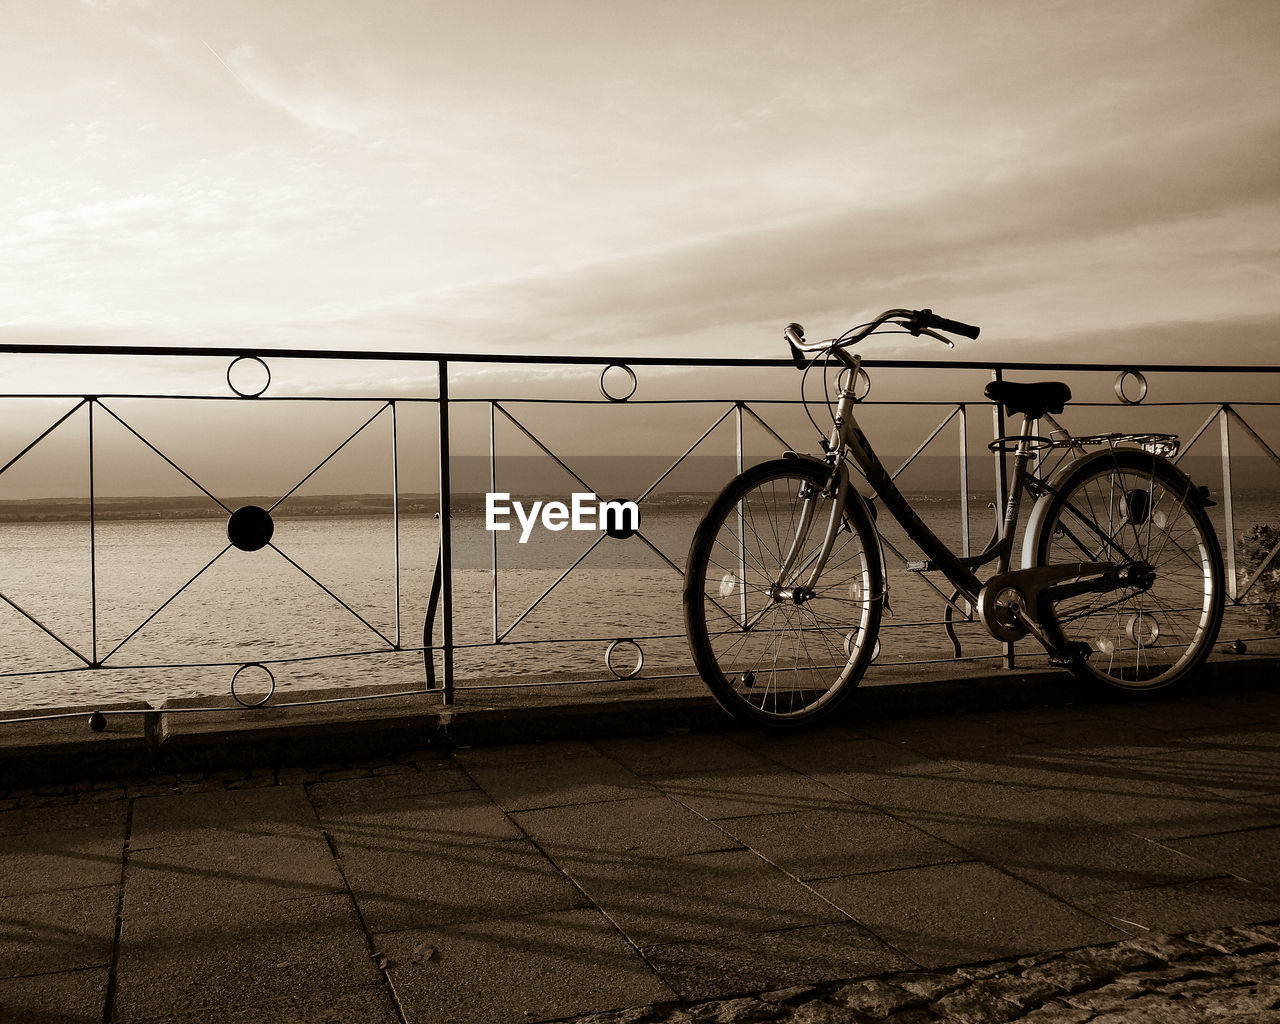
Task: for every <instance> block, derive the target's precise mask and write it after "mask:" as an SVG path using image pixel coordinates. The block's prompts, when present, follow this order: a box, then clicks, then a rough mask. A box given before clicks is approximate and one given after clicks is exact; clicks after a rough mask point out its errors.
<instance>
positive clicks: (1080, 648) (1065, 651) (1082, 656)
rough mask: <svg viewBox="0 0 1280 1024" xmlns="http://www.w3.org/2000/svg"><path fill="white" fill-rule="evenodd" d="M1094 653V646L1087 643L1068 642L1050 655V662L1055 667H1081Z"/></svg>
mask: <svg viewBox="0 0 1280 1024" xmlns="http://www.w3.org/2000/svg"><path fill="white" fill-rule="evenodd" d="M1092 653H1093V648H1092V647H1090V646H1089V645H1088V644H1086V643H1081V642H1079V641H1076V642H1074V643H1068V644H1065V645H1064V646H1063V647H1062V649H1061V650H1058V651H1054V652H1053V653H1052V654H1050V655H1049V664H1050V665H1052V666H1054V667H1055V668H1079V667H1080V666H1081V665H1083V664H1084V663H1085V662H1086V661H1088V660H1089V655H1091V654H1092Z"/></svg>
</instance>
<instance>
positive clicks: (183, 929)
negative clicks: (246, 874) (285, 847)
mask: <svg viewBox="0 0 1280 1024" xmlns="http://www.w3.org/2000/svg"><path fill="white" fill-rule="evenodd" d="M380 984H381V976H380V975H379V973H378V971H377V969H376V967H375V966H374V964H373V961H372V960H371V959H370V956H369V948H368V945H367V943H366V940H365V935H364V931H363V930H362V929H361V927H360V923H359V920H358V919H357V917H356V914H355V909H354V908H353V907H352V905H351V901H350V900H349V899H348V898H347V897H345V896H318V897H311V898H305V899H295V900H279V901H274V902H257V903H250V904H237V903H231V902H225V903H222V904H221V905H218V906H212V907H201V908H198V909H194V910H188V909H186V908H176V909H175V910H174V911H173V912H172V913H169V914H143V915H139V916H130V915H128V914H126V916H125V919H124V923H123V927H122V930H121V935H120V951H119V961H118V964H117V969H116V993H115V1004H114V1010H115V1015H114V1018H113V1019H114V1020H116V1021H121V1022H124V1021H137V1020H147V1019H149V1018H154V1017H164V1016H166V1015H176V1014H181V1013H194V1012H203V1013H209V1012H210V1011H215V1010H217V1011H219V1012H221V1010H222V1008H224V1007H232V1008H234V1007H250V1006H258V1005H261V1004H270V1003H272V1002H278V1001H279V1000H280V999H281V998H282V997H283V996H286V995H288V994H289V993H290V992H295V991H309V992H312V993H322V992H329V991H343V992H351V991H360V990H363V989H368V988H377V987H378V986H379V985H380Z"/></svg>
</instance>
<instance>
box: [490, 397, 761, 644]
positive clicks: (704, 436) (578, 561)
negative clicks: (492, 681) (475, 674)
mask: <svg viewBox="0 0 1280 1024" xmlns="http://www.w3.org/2000/svg"><path fill="white" fill-rule="evenodd" d="M491 405H492V407H493V408H495V409H497V410H498V411H499V412H500V413H502V415H503V416H504V417H506V419H507V420H508V421H509V422H510V423H511V424H512V425H513V426H515V427H516V428H517V429H518V430H519V431H520V432H521V433H522V434H524V435H525V436H526V437H527V438H528V439H529V440H530V441H532V442H533V443H534V444H535V445H537V446H538V448H539V449H541V450H542V451H543V452H544V453H545V454H546V455H547V456H548V457H550V458H551V460H552V461H554V462H555V463H556V465H558V466H559V467H560V468H561V469H563V470H564V471H565V472H566V473H568V474H569V475H570V476H571V477H573V478H574V479H575V480H577V481H578V483H580V484H581V485H582V486H583V487H585V488H586V489H587V490H588V491H591V492H592V493H593V494H594V493H596V492H595V491H594V490H593V489H592V487H591V485H590V484H589V483H587V482H586V481H585V480H583V479H582V477H581V476H579V475H578V474H577V473H576V472H574V471H573V470H572V469H571V468H570V467H569V466H568V465H567V464H566V463H565V462H564V460H563V459H561V458H560V457H559V456H558V455H556V453H555V452H553V451H552V450H551V449H550V448H548V447H547V446H546V445H545V444H544V443H543V442H542V441H541V440H540V439H539V438H538V437H537V436H536V435H535V434H534V433H533V432H532V431H531V430H530V429H529V428H528V427H526V426H525V425H524V424H523V423H521V422H520V421H519V420H518V419H516V418H515V417H514V416H512V415H511V413H510V412H508V411H507V410H506V409H505V408H504V407H503V406H502V405H501V404H500V403H498V402H493V403H491ZM735 408H737V406H736V404H735V405H730V406H729V408H728V409H726V410H725V411H724V412H723V413H722V414H721V415H720V417H719V418H718V419H717V420H716V421H715V422H714V423H712V424H711V426H710V427H708V428H707V429H706V430H705V431H703V433H702V436H701V437H699V438H698V440H696V441H694V442H693V444H691V445H690V446H689V447H688V449H686V451H685V452H684V454H683V455H681V456H680V457H679V458H677V459H676V460H675V462H673V463H672V464H671V465H670V466H668V467H667V469H666V470H665V471H664V472H663V473H662V474H661V475H660V476H659V477H658V478H657V479H656V480H655V481H654V482H653V483H652V484H651V485H650V486H649V487H648V488H646V489H645V491H644V492H643V493H642V494H641V495H640V497H638V498H636V499H635V501H636V504H639V503H640V502H642V501H644V500H645V498H647V497H648V496H649V495H650V494H652V493H653V491H654V488H656V487H657V486H658V485H659V484H660V483H662V481H663V480H665V479H666V478H667V477H668V476H670V475H671V473H672V472H673V471H674V470H675V469H676V467H677V466H679V465H680V464H681V463H682V462H684V460H685V459H687V458H688V457H689V456H690V454H692V452H693V450H694V449H695V448H697V447H698V445H700V444H702V442H703V441H705V440H706V439H707V438H708V437H709V436H710V435H711V432H712V431H713V430H715V429H716V427H718V426H720V424H721V423H723V422H724V421H725V420H726V419H728V418H729V414H730V413H732V412H733V411H734V409H735ZM490 455H491V458H494V459H496V458H497V454H496V451H494V452H491V453H490ZM607 536H608V534H607V533H601V534H600V536H599V537H597V538H596V539H595V541H593V542H592V544H591V545H590V546H589V547H588V548H587V549H586V550H585V551H583V552H582V554H580V555H579V556H578V557H577V558H576V559H575V560H574V562H573V564H572V565H570V566H569V568H567V569H565V571H564V572H562V573H561V574H560V575H559V576H558V577H557V578H556V581H555V582H554V583H552V584H551V586H549V587H547V589H546V590H544V591H543V592H542V593H541V594H540V595H539V596H538V597H537V598H536V599H535V600H534V602H533V603H532V604H531V605H529V607H528V608H526V609H525V610H524V611H523V612H521V613H520V614H519V615H518V616H517V617H516V618H515V620H514V621H513V622H512V623H511V625H509V626H508V627H507V628H506V629H505V630H503V631H502V632H501V633H499V634H498V635H497V639H496V641H495V642H497V643H501V642H502V641H503V640H505V639H506V638H507V637H508V636H510V635H511V633H512V631H513V630H514V629H515V628H516V627H517V626H518V625H520V623H521V622H523V621H524V620H525V619H526V618H528V616H529V615H530V613H531V612H532V611H533V610H534V609H535V608H537V607H538V605H540V604H541V603H542V602H543V601H544V600H545V599H546V598H547V597H548V596H549V595H550V594H551V592H552V591H553V590H555V589H556V587H558V586H560V584H561V583H563V582H564V580H565V579H566V577H568V575H569V574H570V573H571V572H573V570H574V569H576V568H577V567H578V566H579V565H581V564H582V563H583V561H584V560H585V559H586V557H587V556H588V555H589V554H591V552H592V551H594V550H595V549H596V548H597V547H598V546H599V545H600V543H601V542H602V541H603V540H604V539H605V538H606V537H607ZM635 536H637V537H639V538H640V540H642V541H643V542H644V543H645V544H646V545H647V546H648V547H649V549H650V550H651V551H653V552H654V554H656V555H657V556H658V557H659V558H661V559H662V560H663V561H664V562H666V563H667V565H669V566H670V567H671V568H672V569H674V570H675V572H676V573H677V574H678V575H680V576H683V575H684V570H683V569H681V568H680V566H678V565H676V563H675V562H673V561H671V559H670V558H668V557H667V556H666V555H665V554H664V553H663V552H662V551H661V550H660V549H659V548H658V547H657V546H656V545H655V544H654V543H653V542H652V541H651V540H649V538H648V537H646V536H645V535H644V533H643V532H642V531H640V530H637V531H636V533H635ZM495 613H496V608H495ZM495 632H496V630H495Z"/></svg>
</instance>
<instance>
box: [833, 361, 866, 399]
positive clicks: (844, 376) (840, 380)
mask: <svg viewBox="0 0 1280 1024" xmlns="http://www.w3.org/2000/svg"><path fill="white" fill-rule="evenodd" d="M848 379H849V369H848V367H846V368H845V369H843V370H841V371H840V375H839V376H838V377H836V388H837V390H840V391H844V390H845V387H846V381H847V380H848ZM869 394H871V375H870V374H869V373H867V371H866V370H864V369H863V368H862V367H861V366H859V367H858V376H857V377H856V378H854V382H853V400H854V401H855V402H865V401H866V400H867V395H869Z"/></svg>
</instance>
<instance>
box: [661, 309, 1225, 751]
mask: <svg viewBox="0 0 1280 1024" xmlns="http://www.w3.org/2000/svg"><path fill="white" fill-rule="evenodd" d="M890 329H892V330H895V331H899V332H906V333H909V334H912V335H914V336H917V337H919V336H921V335H925V336H928V337H931V338H934V339H936V340H938V341H941V342H943V343H944V344H946V345H947V346H949V347H953V343H952V342H951V340H950V339H948V338H946V337H944V335H943V333H940V332H945V333H949V334H956V335H959V336H962V337H967V338H976V337H977V336H978V333H979V328H977V327H972V326H970V325H968V324H963V323H960V322H958V321H954V320H948V319H946V318H944V317H941V316H937V315H936V314H934V313H933V312H932V311H930V310H928V309H924V310H906V309H891V310H888V311H886V312H885V313H882V314H881V315H880V316H878V317H876V318H875V319H874V320H872V321H869V322H867V323H865V324H860V325H858V326H857V327H854V328H850V329H849V330H848V331H846V332H845V333H844V334H842V335H841V336H840V337H839V338H835V339H832V340H830V341H822V342H812V343H809V342H806V341H805V340H804V330H803V328H801V327H800V326H799V325H798V324H791V325H789V326H788V327H787V328H786V330H785V332H784V337H785V339H786V340H787V342H788V345H789V346H790V348H791V353H792V357H793V359H794V361H795V363H796V365H797V367H798V368H800V369H803V370H804V371H805V372H806V376H807V374H808V372H809V370H810V369H812V368H813V367H814V366H815V365H817V364H818V362H819V360H822V362H823V368H824V370H823V372H824V381H825V379H826V369H827V367H829V366H830V365H831V364H832V362H834V363H836V364H839V366H840V367H842V369H841V372H840V375H839V378H838V379H837V385H836V386H837V403H836V406H835V408H834V410H831V407H830V399H829V398H827V399H826V401H827V405H828V410H829V411H832V414H833V423H832V427H831V430H830V433H829V435H828V437H826V438H824V439H823V442H822V447H823V448H824V450H825V454H824V455H823V456H821V457H819V456H816V455H806V454H800V453H797V452H792V451H788V452H786V453H785V454H784V456H783V457H782V458H780V459H774V460H771V461H768V462H763V463H761V464H759V465H756V466H753V467H751V468H749V469H747V470H746V471H745V472H743V473H741V474H740V475H738V476H737V477H735V478H734V479H733V480H731V481H730V482H729V483H728V485H726V487H725V488H724V490H723V491H722V492H721V493H720V495H719V497H717V498H716V500H715V501H714V503H713V504H712V505H711V507H710V509H709V510H708V511H707V513H706V515H705V516H704V517H703V519H702V520H701V522H700V523H699V525H698V528H697V530H696V531H695V533H694V536H693V541H692V544H691V546H690V549H689V558H688V564H687V568H686V573H685V583H684V595H683V596H684V613H685V627H686V633H687V636H688V639H689V644H690V648H691V651H692V654H693V660H694V663H695V665H696V666H697V669H698V672H699V673H700V675H701V676H702V678H703V680H704V681H705V682H706V683H707V685H708V686H709V687H710V689H711V692H712V694H713V695H714V696H715V698H716V700H717V701H718V702H719V704H720V705H721V706H722V707H723V708H724V709H725V710H726V711H728V712H729V713H730V714H731V715H733V716H734V717H735V718H737V719H739V720H740V721H743V722H746V723H748V724H754V725H763V726H766V727H771V728H779V729H786V728H795V727H801V726H808V725H812V724H814V723H815V722H818V721H821V720H824V719H826V718H828V717H829V716H830V715H832V714H833V713H834V712H836V711H837V710H838V709H839V708H840V707H841V706H842V705H843V704H844V703H845V702H846V701H847V700H848V698H849V696H850V695H851V694H852V692H853V690H854V688H855V687H856V686H857V684H858V682H859V681H860V680H861V678H862V676H863V674H864V673H865V672H866V670H867V667H868V665H869V664H870V662H871V660H872V658H873V656H874V654H875V649H876V645H877V643H878V633H879V629H880V622H881V615H882V612H883V610H884V605H885V604H886V602H887V587H886V574H885V562H884V553H883V547H882V545H881V543H880V540H879V535H878V532H877V528H876V514H877V510H876V502H877V501H878V502H879V503H880V504H882V505H883V506H884V507H885V508H886V509H888V510H889V512H890V513H891V514H892V515H893V517H894V519H896V520H897V521H898V523H899V524H900V525H901V526H902V528H903V529H904V530H905V531H906V533H907V535H908V537H910V538H911V540H912V541H913V542H914V543H915V544H916V545H917V546H918V547H919V548H920V549H921V550H922V551H923V552H924V554H925V556H926V558H925V560H924V561H923V562H916V563H910V564H909V566H908V568H909V569H910V570H912V571H915V572H938V573H941V574H942V576H944V577H945V578H946V579H947V580H948V581H949V582H950V583H951V585H952V586H953V587H954V591H953V592H952V595H951V599H950V600H949V601H948V608H947V628H948V631H949V632H950V630H951V612H952V611H953V610H955V611H958V612H960V613H961V614H964V615H966V616H969V615H972V614H973V612H971V611H968V610H966V608H964V607H962V606H961V605H960V604H959V603H958V601H959V600H961V599H962V600H963V601H964V602H965V603H966V604H967V606H968V608H969V609H973V610H976V618H977V619H979V620H980V621H981V622H982V623H983V624H984V625H985V627H986V629H987V630H988V632H990V633H991V635H992V636H994V637H996V638H997V639H998V640H1001V641H1004V642H1006V643H1013V642H1015V641H1017V640H1020V639H1022V638H1024V637H1027V636H1030V637H1033V638H1034V639H1035V640H1036V641H1038V642H1039V644H1040V645H1041V646H1042V647H1043V648H1044V649H1045V651H1046V652H1047V653H1048V656H1049V662H1050V663H1051V664H1053V665H1056V666H1060V667H1065V668H1067V669H1069V670H1070V671H1071V672H1072V673H1073V674H1074V675H1075V676H1076V677H1077V678H1079V679H1080V680H1082V681H1084V682H1087V683H1090V684H1098V685H1101V686H1104V687H1109V688H1112V689H1114V690H1118V691H1122V692H1126V693H1150V692H1152V691H1156V690H1162V689H1165V688H1168V687H1171V686H1174V685H1176V684H1177V683H1179V682H1181V681H1183V680H1184V679H1186V677H1187V676H1188V675H1189V674H1191V673H1192V672H1193V671H1194V670H1195V669H1196V668H1198V667H1199V666H1200V665H1201V664H1202V663H1203V662H1204V660H1205V658H1206V657H1208V654H1209V651H1210V649H1211V648H1212V646H1213V644H1214V642H1215V641H1216V639H1217V635H1218V630H1219V627H1220V626H1221V622H1222V612H1223V602H1224V592H1223V575H1224V569H1223V564H1222V552H1221V550H1220V547H1219V543H1218V539H1217V536H1216V534H1215V533H1214V530H1213V527H1212V526H1211V524H1210V522H1209V519H1208V516H1207V515H1206V513H1205V509H1206V507H1209V506H1211V505H1213V504H1214V502H1212V501H1211V500H1210V499H1209V496H1208V488H1204V487H1197V486H1196V485H1195V484H1193V483H1192V481H1191V480H1190V478H1189V477H1187V475H1186V474H1185V473H1184V472H1183V471H1182V470H1181V469H1180V468H1179V467H1178V466H1177V465H1175V464H1174V463H1173V462H1172V461H1171V460H1170V458H1169V456H1171V455H1173V454H1174V453H1176V450H1177V438H1176V436H1175V435H1171V434H1100V435H1091V436H1089V437H1070V436H1069V435H1066V434H1065V432H1062V431H1054V432H1051V434H1050V436H1047V437H1046V436H1041V435H1038V434H1034V433H1033V432H1032V431H1033V429H1034V426H1035V424H1036V423H1037V422H1039V421H1040V420H1041V419H1042V418H1043V417H1045V416H1046V415H1050V414H1056V413H1061V412H1062V410H1063V408H1064V407H1065V405H1066V404H1067V402H1069V401H1070V398H1071V390H1070V388H1069V387H1068V386H1067V385H1066V384H1064V383H1060V382H1057V381H1048V382H1039V383H1016V382H1012V381H993V382H992V383H990V384H988V385H987V387H986V391H985V394H986V397H987V398H989V399H990V400H991V401H992V402H998V403H1000V404H1001V405H1002V406H1003V407H1004V408H1005V410H1006V411H1007V413H1008V415H1010V416H1014V415H1015V414H1020V415H1021V416H1022V417H1023V419H1022V425H1021V429H1020V430H1019V432H1018V433H1017V434H1013V435H1009V436H1007V437H1002V438H997V439H996V440H995V441H994V442H992V445H991V447H992V449H993V450H995V451H1001V452H1005V453H1008V454H1010V455H1012V461H1013V468H1012V474H1011V478H1010V486H1009V498H1008V502H1007V504H1006V507H1005V509H1004V510H1003V519H1002V521H1001V520H1000V514H999V513H997V518H998V522H997V525H996V529H995V530H994V532H993V534H992V537H991V541H990V542H989V543H988V544H987V546H986V548H985V550H983V551H982V553H981V554H978V555H974V556H971V557H961V556H959V555H957V554H956V553H955V552H953V551H952V550H951V549H950V548H949V547H948V546H947V545H946V544H945V543H944V542H943V541H941V540H939V539H938V537H937V536H936V535H935V534H934V532H933V531H932V530H931V529H930V528H929V527H928V526H927V525H925V523H924V522H923V521H922V520H921V519H920V517H919V516H918V515H917V514H916V512H915V511H914V510H913V509H912V507H911V504H910V503H909V502H908V501H907V500H906V498H904V497H903V495H902V493H901V492H900V491H899V490H898V487H897V485H896V484H895V483H894V481H893V479H892V478H891V477H890V475H889V473H888V472H887V471H886V470H885V468H884V466H883V465H882V463H881V461H880V459H879V457H878V456H877V455H876V453H875V451H874V449H873V448H872V447H871V444H870V442H869V441H868V440H867V438H866V436H865V435H864V434H863V433H862V430H861V429H860V428H859V426H858V423H857V420H856V418H855V416H854V410H855V406H856V404H857V401H858V399H857V397H856V395H855V388H856V387H857V382H858V379H859V370H860V368H861V356H860V355H853V356H851V355H850V354H849V352H848V351H847V350H848V349H849V348H850V347H851V346H853V345H855V344H857V343H858V342H859V341H862V340H863V339H864V338H866V337H868V336H869V335H871V334H874V333H876V332H878V331H884V330H890ZM824 387H825V386H824ZM825 397H826V393H825V390H824V398H825ZM801 399H802V402H803V401H804V383H803V380H802V383H801ZM805 408H806V411H807V410H808V404H807V403H806V405H805ZM810 419H811V421H812V420H813V417H812V414H810ZM813 422H814V425H815V427H817V422H816V421H813ZM818 430H819V434H820V435H821V434H822V433H823V430H822V428H821V427H818ZM1099 445H1101V447H1097V446H1099ZM1090 447H1094V448H1096V450H1093V451H1086V449H1088V448H1090ZM1049 449H1067V451H1065V452H1064V453H1063V455H1064V456H1069V457H1066V458H1064V461H1063V464H1062V465H1060V466H1058V467H1057V468H1056V469H1055V470H1054V471H1053V472H1052V473H1049V474H1047V475H1045V476H1042V475H1040V474H1039V473H1038V472H1037V471H1036V470H1033V469H1032V468H1031V464H1032V463H1033V462H1039V461H1041V460H1040V456H1041V455H1042V454H1043V453H1044V452H1046V451H1048V450H1049ZM849 463H852V464H853V465H854V466H856V467H857V469H858V470H859V471H860V472H861V474H862V476H863V478H864V479H865V481H866V482H867V483H868V484H870V487H871V489H872V490H873V491H874V495H873V496H871V497H866V496H864V495H862V494H861V493H859V491H858V489H857V488H856V487H854V486H852V485H851V483H850V473H849ZM1037 468H1038V467H1037ZM1024 495H1026V496H1028V497H1029V498H1030V499H1031V500H1032V502H1033V504H1032V506H1031V512H1030V514H1029V517H1028V519H1027V525H1026V529H1025V531H1024V542H1023V545H1022V552H1021V567H1020V568H1011V567H1010V563H1011V561H1012V557H1013V545H1014V538H1015V535H1016V533H1017V530H1018V525H1019V517H1020V513H1021V509H1022V498H1023V496H1024ZM991 563H994V565H995V571H994V574H993V575H991V576H990V577H989V578H988V579H987V580H986V581H985V582H984V581H982V580H980V579H979V578H978V576H977V575H976V570H978V569H980V568H981V567H983V566H986V565H988V564H991ZM952 639H953V641H954V633H952Z"/></svg>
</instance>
